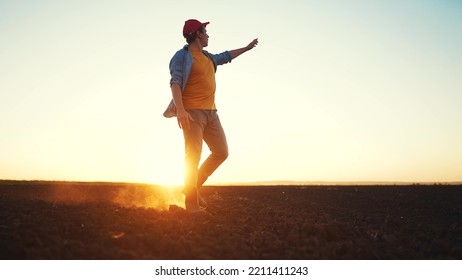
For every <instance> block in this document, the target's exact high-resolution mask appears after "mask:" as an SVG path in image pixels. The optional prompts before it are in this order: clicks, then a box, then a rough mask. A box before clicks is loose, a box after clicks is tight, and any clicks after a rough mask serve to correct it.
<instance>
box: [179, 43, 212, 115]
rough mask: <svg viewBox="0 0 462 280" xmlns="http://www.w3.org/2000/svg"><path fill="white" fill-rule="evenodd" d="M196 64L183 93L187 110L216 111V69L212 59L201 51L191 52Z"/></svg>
mask: <svg viewBox="0 0 462 280" xmlns="http://www.w3.org/2000/svg"><path fill="white" fill-rule="evenodd" d="M190 52H191V54H192V56H193V60H194V63H193V65H192V69H191V74H190V75H189V79H188V82H187V83H186V86H185V89H184V91H183V93H182V97H183V105H184V108H185V109H202V110H216V107H215V89H216V84H215V67H214V65H213V61H212V59H210V58H209V57H208V56H206V55H205V54H203V53H202V52H201V51H193V50H191V51H190Z"/></svg>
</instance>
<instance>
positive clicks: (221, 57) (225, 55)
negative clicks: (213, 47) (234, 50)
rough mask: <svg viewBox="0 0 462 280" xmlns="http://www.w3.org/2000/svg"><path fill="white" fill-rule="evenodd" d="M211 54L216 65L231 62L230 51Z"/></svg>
mask: <svg viewBox="0 0 462 280" xmlns="http://www.w3.org/2000/svg"><path fill="white" fill-rule="evenodd" d="M209 55H210V57H211V58H212V59H213V60H214V61H215V64H216V65H223V64H226V63H229V62H231V54H230V53H229V51H224V52H222V53H219V54H211V53H209Z"/></svg>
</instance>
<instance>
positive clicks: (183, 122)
mask: <svg viewBox="0 0 462 280" xmlns="http://www.w3.org/2000/svg"><path fill="white" fill-rule="evenodd" d="M176 118H177V121H178V126H179V127H180V128H181V129H183V130H188V129H189V128H190V127H191V125H190V123H189V121H194V119H193V117H191V115H190V114H189V113H188V112H187V111H186V110H178V111H177V117H176Z"/></svg>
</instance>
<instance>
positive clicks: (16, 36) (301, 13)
mask: <svg viewBox="0 0 462 280" xmlns="http://www.w3.org/2000/svg"><path fill="white" fill-rule="evenodd" d="M461 15H462V1H456V0H433V1H431V0H407V1H400V0H390V1H383V0H379V1H374V0H357V1H344V0H330V1H329V0H327V1H326V0H323V1H321V0H318V1H309V0H303V1H302V0H300V1H297V0H285V1H275V0H269V1H251V0H234V1H231V2H229V3H224V2H222V1H201V0H198V1H137V0H129V1H109V0H108V1H100V0H95V1H58V0H56V1H52V0H43V1H32V0H29V1H28V0H23V1H13V0H11V1H9V0H0V179H44V180H84V181H132V182H149V183H158V184H181V183H182V172H183V171H182V170H183V156H184V151H183V136H182V133H181V130H180V129H179V128H178V126H177V124H176V120H175V119H165V118H163V117H162V113H163V111H164V109H165V107H166V105H167V104H168V102H169V101H170V99H171V92H170V88H169V79H170V76H169V70H168V63H169V60H170V58H171V56H172V55H173V54H174V52H176V51H177V50H178V49H180V48H181V47H182V46H183V45H184V44H185V41H184V39H183V37H182V32H181V30H182V27H183V23H184V21H185V20H187V19H189V18H197V19H199V20H201V21H210V22H211V24H210V25H209V26H208V28H207V30H208V33H209V35H210V39H209V46H208V47H207V50H208V51H210V52H212V53H218V52H221V51H224V50H230V49H235V48H239V47H243V46H245V45H247V44H248V43H249V42H250V41H251V40H252V39H254V38H259V41H260V44H259V45H258V47H257V48H255V49H254V50H252V51H251V52H248V53H245V54H243V55H242V56H241V57H239V58H237V59H236V60H234V61H233V62H232V63H231V64H227V65H224V66H220V67H219V69H218V72H217V76H216V79H217V100H216V104H217V107H218V110H219V114H220V117H221V120H222V124H223V126H224V128H225V131H226V133H227V138H228V142H229V143H228V144H229V147H230V157H229V158H228V160H227V161H226V162H225V163H224V164H223V165H222V166H221V167H220V169H218V170H217V172H216V173H215V174H214V175H213V176H212V177H211V178H210V182H212V183H231V182H249V181H272V180H293V181H410V182H423V181H445V182H447V181H462V109H461V108H462V78H461V77H462V16H461ZM204 151H206V149H205V150H204ZM205 156H206V154H204V157H205Z"/></svg>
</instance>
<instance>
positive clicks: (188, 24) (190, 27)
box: [183, 19, 210, 38]
mask: <svg viewBox="0 0 462 280" xmlns="http://www.w3.org/2000/svg"><path fill="white" fill-rule="evenodd" d="M209 23H210V22H204V23H202V22H200V21H198V20H197V19H188V20H187V21H185V22H184V26H183V36H184V37H185V38H186V37H188V35H189V34H192V33H194V32H197V31H198V30H199V28H201V27H202V26H203V27H205V26H207V24H209Z"/></svg>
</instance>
